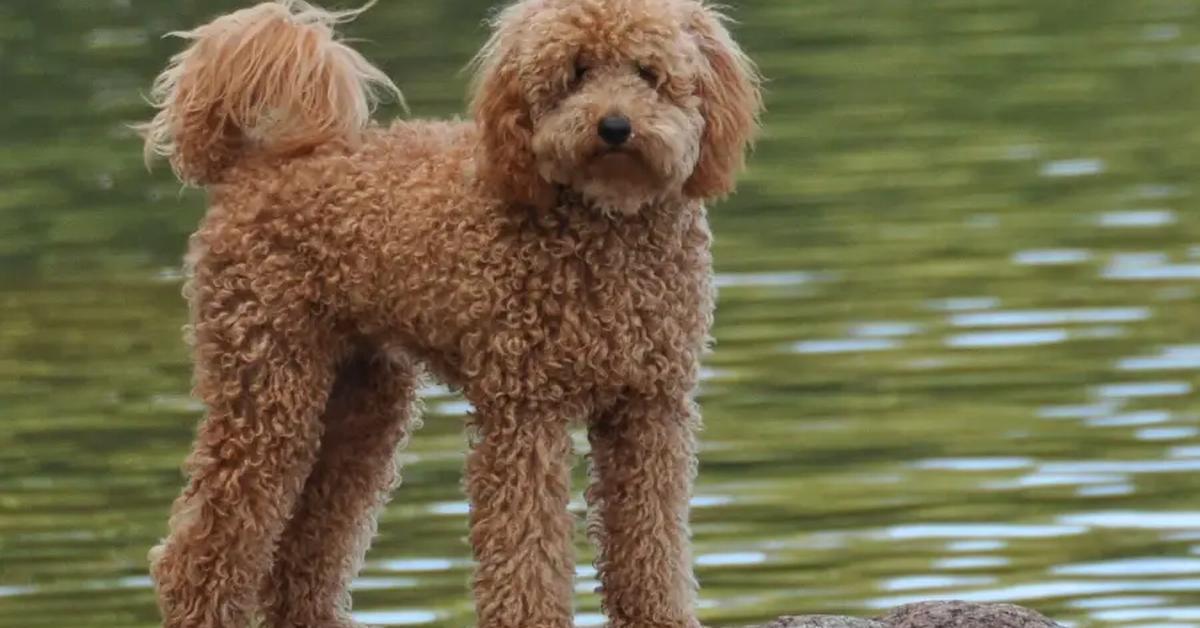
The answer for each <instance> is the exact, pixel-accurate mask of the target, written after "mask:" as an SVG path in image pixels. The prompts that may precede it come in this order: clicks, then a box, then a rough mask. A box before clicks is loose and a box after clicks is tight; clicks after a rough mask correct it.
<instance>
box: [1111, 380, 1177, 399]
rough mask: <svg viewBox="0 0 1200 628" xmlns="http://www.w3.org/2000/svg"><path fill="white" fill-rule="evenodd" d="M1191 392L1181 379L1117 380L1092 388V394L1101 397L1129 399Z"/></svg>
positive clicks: (1171, 395) (1170, 395)
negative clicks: (1156, 380) (1152, 380)
mask: <svg viewBox="0 0 1200 628" xmlns="http://www.w3.org/2000/svg"><path fill="white" fill-rule="evenodd" d="M1191 392H1192V385H1191V384H1190V383H1188V382H1183V381H1161V382H1119V383H1113V384H1103V385H1101V386H1096V387H1095V388H1093V389H1092V394H1094V395H1095V396H1097V397H1099V398H1101V399H1129V398H1138V397H1175V396H1179V395H1187V394H1190V393H1191Z"/></svg>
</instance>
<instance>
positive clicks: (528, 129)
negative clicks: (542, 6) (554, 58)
mask: <svg viewBox="0 0 1200 628" xmlns="http://www.w3.org/2000/svg"><path fill="white" fill-rule="evenodd" d="M521 8H522V5H520V4H517V5H513V6H511V7H509V8H508V9H506V10H504V11H503V12H501V13H500V15H499V16H498V17H497V18H496V20H495V22H494V23H493V27H494V29H495V30H494V31H493V34H492V37H491V39H490V40H489V41H488V43H487V44H486V45H485V46H484V47H483V50H481V51H480V52H479V55H478V56H477V57H476V58H475V67H476V75H475V80H474V93H473V96H472V99H471V115H472V116H473V117H474V119H475V124H476V126H477V127H478V129H479V133H480V138H479V146H478V148H477V149H476V153H475V168H476V171H477V173H478V176H479V178H480V180H481V181H482V182H483V183H484V185H486V186H488V188H489V189H491V190H494V191H495V192H496V193H498V194H499V195H500V196H501V197H502V198H504V199H506V200H509V201H512V202H516V203H520V204H524V205H533V206H536V207H548V206H550V205H552V204H553V203H554V201H555V197H556V194H555V190H554V187H553V186H552V185H551V184H550V183H548V182H547V181H546V180H544V179H543V178H542V177H541V176H539V175H538V171H537V163H536V160H535V158H534V154H533V148H532V145H533V121H532V119H531V117H530V110H529V103H528V101H527V100H526V98H525V94H524V91H523V89H522V86H521V80H520V79H521V77H520V76H519V72H518V70H519V68H518V63H517V60H516V58H515V57H516V50H515V48H516V43H517V40H518V35H519V32H518V31H519V29H520V28H521V24H522V22H523V21H524V20H523V17H524V16H523V13H524V12H523V11H521Z"/></svg>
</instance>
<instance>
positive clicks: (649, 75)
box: [637, 64, 658, 87]
mask: <svg viewBox="0 0 1200 628" xmlns="http://www.w3.org/2000/svg"><path fill="white" fill-rule="evenodd" d="M637 72H638V76H640V77H642V80H643V81H646V82H647V83H649V84H650V85H651V87H658V72H656V71H654V68H652V67H650V66H647V65H641V64H638V67H637Z"/></svg>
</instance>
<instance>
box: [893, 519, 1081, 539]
mask: <svg viewBox="0 0 1200 628" xmlns="http://www.w3.org/2000/svg"><path fill="white" fill-rule="evenodd" d="M1084 532H1087V528H1086V527H1084V526H1081V525H1070V524H1059V525H1037V524H1015V523H1014V524H1003V523H914V524H909V525H898V526H892V527H890V528H887V529H886V530H884V531H883V535H884V536H886V537H887V538H890V539H896V540H915V539H986V540H993V539H1047V538H1056V537H1060V536H1075V535H1077V534H1083V533H1084Z"/></svg>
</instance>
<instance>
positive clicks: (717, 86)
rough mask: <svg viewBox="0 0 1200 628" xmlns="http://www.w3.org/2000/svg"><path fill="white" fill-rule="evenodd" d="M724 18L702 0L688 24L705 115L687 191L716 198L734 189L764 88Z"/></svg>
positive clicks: (691, 193)
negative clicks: (699, 62)
mask: <svg viewBox="0 0 1200 628" xmlns="http://www.w3.org/2000/svg"><path fill="white" fill-rule="evenodd" d="M725 19H726V18H725V17H724V16H722V15H721V14H720V13H719V12H717V11H716V10H715V9H713V8H712V7H709V6H705V5H704V4H703V3H701V2H696V3H695V8H694V9H693V10H692V11H691V14H690V16H689V18H688V25H689V28H690V30H691V32H692V34H693V36H694V37H695V38H696V42H697V44H698V45H699V47H700V52H701V54H702V55H703V56H704V59H705V61H706V63H705V64H704V67H702V68H701V70H700V77H699V80H698V90H697V95H698V96H699V97H700V100H701V103H700V113H701V114H702V115H703V116H704V123H705V126H704V135H703V137H702V138H701V142H700V159H699V161H698V162H697V164H696V169H695V170H694V171H693V172H692V176H691V178H690V179H688V181H687V183H686V184H685V185H684V192H685V193H686V194H687V195H689V196H691V197H693V198H698V199H716V198H721V197H724V196H727V195H728V194H729V193H731V192H732V191H733V188H734V186H735V182H736V181H735V179H736V177H737V174H738V171H739V170H741V168H742V166H743V165H745V160H746V157H745V154H746V150H747V149H748V148H749V147H750V144H751V143H752V142H753V141H754V135H755V133H756V132H757V131H758V116H759V114H760V113H761V112H762V108H763V102H762V92H761V88H760V85H761V82H762V79H761V78H760V77H759V74H758V70H757V68H756V67H755V65H754V62H753V61H751V60H750V58H749V57H748V56H746V54H745V53H744V52H742V49H741V48H739V47H738V45H737V43H736V42H734V41H733V37H732V36H730V34H729V31H728V30H727V29H726V28H725V25H724V21H725Z"/></svg>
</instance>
